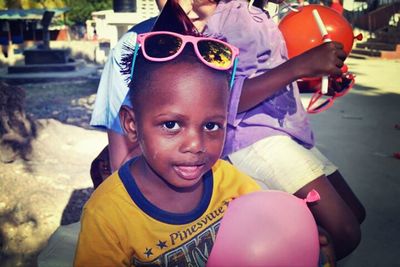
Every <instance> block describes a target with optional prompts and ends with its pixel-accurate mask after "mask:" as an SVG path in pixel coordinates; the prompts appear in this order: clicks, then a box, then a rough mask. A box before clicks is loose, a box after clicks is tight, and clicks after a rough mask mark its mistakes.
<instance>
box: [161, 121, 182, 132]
mask: <svg viewBox="0 0 400 267" xmlns="http://www.w3.org/2000/svg"><path fill="white" fill-rule="evenodd" d="M163 127H164V128H166V129H168V130H178V129H179V128H180V126H179V124H178V123H177V122H176V121H167V122H164V123H163Z"/></svg>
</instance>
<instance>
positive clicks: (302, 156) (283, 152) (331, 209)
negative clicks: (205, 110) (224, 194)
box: [229, 136, 361, 259]
mask: <svg viewBox="0 0 400 267" xmlns="http://www.w3.org/2000/svg"><path fill="white" fill-rule="evenodd" d="M229 159H230V160H231V162H232V163H233V164H234V165H235V166H236V167H238V168H239V169H240V170H241V171H243V172H245V173H247V174H248V175H250V176H252V177H253V178H255V179H257V180H262V181H264V182H265V183H266V184H267V186H268V188H270V189H276V190H282V191H286V192H288V193H291V194H295V195H296V196H297V197H300V198H305V197H306V196H307V194H308V193H309V192H310V191H311V190H312V189H315V190H317V191H318V193H319V194H320V196H321V200H320V201H318V202H317V203H316V204H312V205H310V210H311V212H312V213H313V215H314V218H315V219H316V221H317V223H318V224H319V225H320V226H321V227H323V228H324V229H325V230H326V231H327V232H328V233H329V234H330V235H331V237H332V240H333V243H334V247H335V250H336V251H337V255H336V256H337V259H340V258H343V257H345V256H346V255H348V254H349V253H351V252H352V251H353V250H354V249H355V248H356V247H357V245H358V243H359V242H360V236H361V232H360V226H359V223H358V221H357V219H356V217H355V215H354V214H353V212H352V210H351V209H350V207H349V206H348V205H347V204H346V202H345V201H344V200H343V199H342V197H341V196H340V195H339V193H338V192H337V191H336V189H335V187H334V186H333V185H332V184H331V183H330V181H329V180H328V178H327V177H326V176H325V174H324V169H326V168H325V166H324V163H323V162H321V160H320V159H319V158H318V157H316V156H315V155H314V153H313V152H312V151H311V150H309V149H306V148H304V147H303V146H301V145H299V144H298V143H297V142H295V141H294V140H292V139H291V138H290V137H287V136H274V137H269V138H266V139H263V140H261V141H259V142H256V143H255V144H253V145H251V146H249V147H247V148H245V149H242V150H240V151H238V152H235V153H233V154H231V155H229ZM332 169H333V170H336V167H335V168H332Z"/></svg>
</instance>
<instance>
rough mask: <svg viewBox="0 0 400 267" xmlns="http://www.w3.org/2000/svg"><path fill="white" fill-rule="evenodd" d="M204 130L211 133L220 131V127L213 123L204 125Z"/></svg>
mask: <svg viewBox="0 0 400 267" xmlns="http://www.w3.org/2000/svg"><path fill="white" fill-rule="evenodd" d="M204 128H205V129H206V130H207V131H209V132H213V131H217V130H219V129H221V127H220V126H219V125H218V124H217V123H214V122H208V123H206V125H204Z"/></svg>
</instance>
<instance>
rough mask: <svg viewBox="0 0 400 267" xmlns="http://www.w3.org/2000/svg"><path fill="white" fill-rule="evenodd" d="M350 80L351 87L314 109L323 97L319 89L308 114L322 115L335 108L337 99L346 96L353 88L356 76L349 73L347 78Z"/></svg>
mask: <svg viewBox="0 0 400 267" xmlns="http://www.w3.org/2000/svg"><path fill="white" fill-rule="evenodd" d="M346 78H348V79H349V80H351V82H350V83H349V85H348V86H347V88H345V89H344V90H343V91H341V92H336V91H335V92H334V95H333V96H332V97H330V98H328V99H326V100H325V101H324V102H322V103H321V104H320V105H318V106H317V107H315V108H313V105H314V104H315V103H316V102H317V101H318V100H319V99H320V98H321V97H322V96H323V94H322V92H321V89H319V90H318V91H316V92H315V93H314V94H313V96H312V97H311V99H310V102H309V104H308V106H307V113H310V114H318V113H321V112H323V111H325V110H328V109H329V108H331V107H332V106H333V103H334V102H335V100H336V99H337V98H340V97H342V96H344V95H346V94H347V93H348V92H349V91H350V89H351V88H353V86H354V83H355V79H354V75H353V74H351V73H349V74H347V77H346Z"/></svg>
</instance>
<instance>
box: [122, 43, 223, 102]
mask: <svg viewBox="0 0 400 267" xmlns="http://www.w3.org/2000/svg"><path fill="white" fill-rule="evenodd" d="M182 63H187V64H190V65H191V66H190V68H196V69H198V68H203V69H205V70H206V71H207V72H208V73H209V74H210V77H216V78H217V79H218V78H219V79H223V80H225V81H226V88H221V90H228V89H229V77H230V76H229V72H228V71H221V70H216V69H213V68H211V67H209V66H206V65H205V64H204V63H203V62H201V61H200V59H198V58H197V55H196V54H195V52H194V50H193V47H191V45H187V46H186V47H185V48H184V50H183V51H182V52H181V54H179V55H178V56H177V57H176V58H174V59H173V60H169V61H165V62H153V61H149V60H146V59H145V58H144V56H143V55H142V53H141V51H138V55H137V57H136V62H135V66H134V67H135V68H134V72H133V75H132V79H131V81H130V83H129V98H130V100H131V102H132V104H133V107H135V106H138V103H140V101H141V100H142V99H140V98H141V95H142V93H143V92H144V90H146V89H149V88H152V81H154V78H153V76H154V74H155V73H158V72H159V71H160V69H161V68H162V67H164V66H165V65H170V66H174V65H178V64H182ZM129 69H130V68H129ZM166 88H167V87H166ZM194 89H195V88H194ZM166 90H167V89H166Z"/></svg>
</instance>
